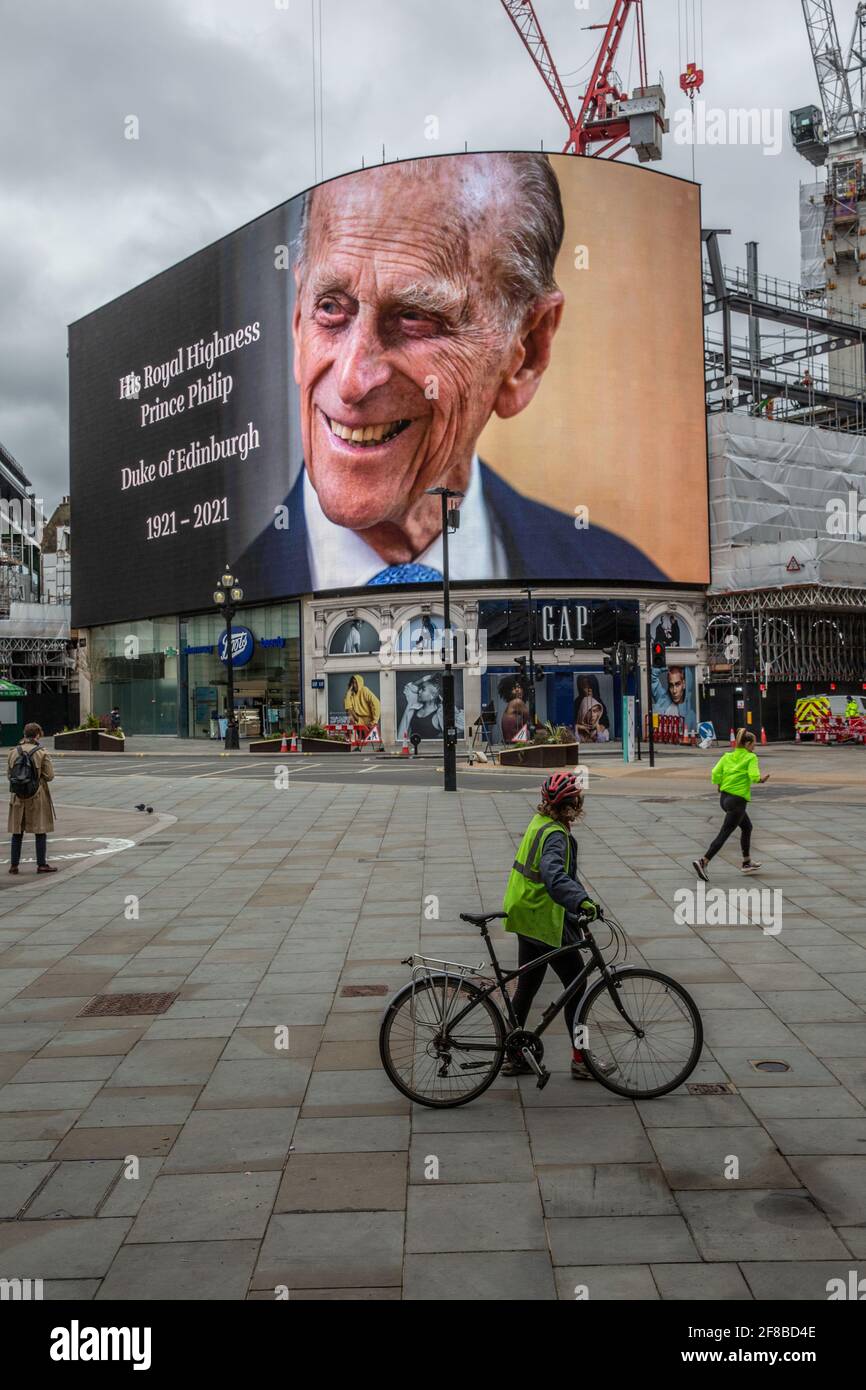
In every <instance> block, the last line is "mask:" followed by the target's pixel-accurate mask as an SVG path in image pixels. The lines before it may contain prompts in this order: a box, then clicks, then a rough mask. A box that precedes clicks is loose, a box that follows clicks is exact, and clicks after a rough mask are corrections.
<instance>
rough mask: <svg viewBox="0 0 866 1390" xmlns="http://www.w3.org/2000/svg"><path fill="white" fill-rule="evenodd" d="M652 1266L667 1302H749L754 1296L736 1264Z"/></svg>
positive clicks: (658, 1286)
mask: <svg viewBox="0 0 866 1390" xmlns="http://www.w3.org/2000/svg"><path fill="white" fill-rule="evenodd" d="M650 1269H651V1271H652V1276H653V1279H654V1280H655V1283H656V1288H657V1289H658V1291H659V1294H660V1296H661V1297H662V1298H663V1299H664V1300H665V1301H666V1302H683V1303H701V1302H715V1301H716V1299H718V1300H719V1301H720V1302H725V1303H727V1302H732V1301H743V1302H745V1301H748V1300H750V1299H751V1298H752V1297H753V1295H752V1292H751V1290H750V1288H749V1285H748V1284H747V1282H746V1280H745V1279H744V1278H743V1275H742V1272H741V1271H740V1268H739V1266H738V1265H735V1264H700V1265H694V1264H653V1265H650Z"/></svg>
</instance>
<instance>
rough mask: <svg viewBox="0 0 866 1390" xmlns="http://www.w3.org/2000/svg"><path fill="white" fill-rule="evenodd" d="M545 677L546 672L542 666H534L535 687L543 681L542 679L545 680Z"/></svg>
mask: <svg viewBox="0 0 866 1390" xmlns="http://www.w3.org/2000/svg"><path fill="white" fill-rule="evenodd" d="M546 675H547V672H546V671H545V669H544V667H543V666H536V668H535V684H536V685H540V684H541V682H542V681H543V680H544V678H545V676H546Z"/></svg>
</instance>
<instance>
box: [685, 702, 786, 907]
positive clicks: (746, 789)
mask: <svg viewBox="0 0 866 1390" xmlns="http://www.w3.org/2000/svg"><path fill="white" fill-rule="evenodd" d="M755 743H756V739H755V735H754V734H753V733H752V731H751V729H738V730H737V737H736V740H735V742H734V746H733V748H732V749H731V750H730V752H729V753H725V754H723V755H722V757H721V758H719V761H718V762H717V763H716V765H715V767H714V768H713V771H712V774H711V781H712V783H713V785H714V786H716V787H718V789H719V803H720V805H721V808H722V810H723V811H724V813H725V819H724V822H723V824H722V828H721V830H720V831H719V833H718V835H717V836H716V838H715V839H714V840H713V843H712V844H711V845H710V847H709V849H708V850H707V852H706V854H704V855H702V856H701V858H700V859H693V860H692V865H693V867H694V870H695V873H696V874H697V876H698V878H702V879H703V881H704V883H709V875H708V873H707V865H708V864H709V862H710V860H711V859H715V857H716V855H717V854H718V852H719V850H720V849H721V848H722V845H723V844H724V843H725V841H726V840H727V839H729V838H730V836H731V835H733V833H734V831H735V830H739V832H740V849H741V850H742V853H743V868H742V872H743V873H744V874H756V873H757V872H758V870H759V869H760V867H761V866H760V864H757V863H756V862H755V860H754V859H753V858H752V822H751V821H750V820H749V802H750V801H751V799H752V783H753V782H767V781H769V778H770V774H769V772H765V773H764V775H763V777H762V776H761V767H760V764H759V762H758V759H757V756H756V754H755Z"/></svg>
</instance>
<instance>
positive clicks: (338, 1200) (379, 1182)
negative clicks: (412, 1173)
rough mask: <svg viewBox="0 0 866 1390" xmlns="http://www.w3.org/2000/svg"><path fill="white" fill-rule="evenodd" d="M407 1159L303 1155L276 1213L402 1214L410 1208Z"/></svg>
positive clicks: (293, 1162)
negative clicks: (370, 1212)
mask: <svg viewBox="0 0 866 1390" xmlns="http://www.w3.org/2000/svg"><path fill="white" fill-rule="evenodd" d="M406 1175H407V1162H406V1154H405V1153H400V1152H391V1153H389V1152H384V1151H383V1152H379V1153H363V1152H360V1153H332V1154H299V1153H294V1154H292V1155H291V1156H290V1157H289V1161H288V1164H287V1165H286V1170H285V1173H284V1175H283V1180H282V1182H281V1184H280V1190H279V1192H278V1193H277V1200H276V1202H275V1204H274V1211H275V1212H289V1211H307V1212H309V1211H399V1212H402V1211H404V1210H405V1207H406Z"/></svg>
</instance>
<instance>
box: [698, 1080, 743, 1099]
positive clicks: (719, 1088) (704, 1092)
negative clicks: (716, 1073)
mask: <svg viewBox="0 0 866 1390" xmlns="http://www.w3.org/2000/svg"><path fill="white" fill-rule="evenodd" d="M686 1090H687V1091H688V1093H689V1095H690V1096H735V1095H736V1094H737V1088H736V1086H735V1085H734V1083H733V1081H692V1082H691V1083H688V1082H687V1083H686Z"/></svg>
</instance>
